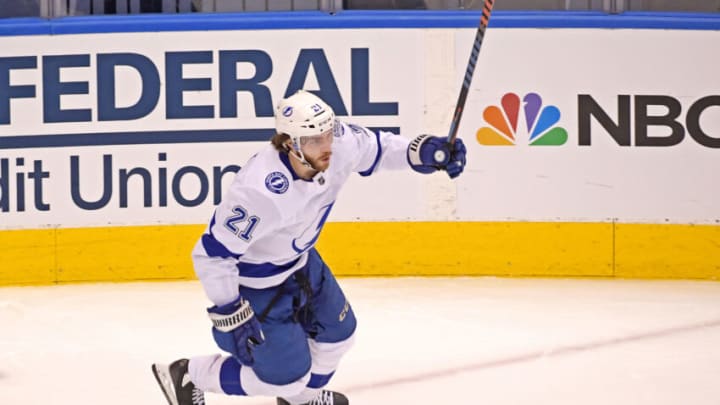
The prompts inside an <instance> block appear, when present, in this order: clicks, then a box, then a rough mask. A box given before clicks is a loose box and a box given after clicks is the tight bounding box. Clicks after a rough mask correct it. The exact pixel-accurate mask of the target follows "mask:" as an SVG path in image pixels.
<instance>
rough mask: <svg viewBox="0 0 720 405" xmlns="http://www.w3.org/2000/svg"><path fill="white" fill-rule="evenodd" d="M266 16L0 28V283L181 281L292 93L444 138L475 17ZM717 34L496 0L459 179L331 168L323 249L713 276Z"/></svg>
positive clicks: (493, 264) (338, 266) (340, 262)
mask: <svg viewBox="0 0 720 405" xmlns="http://www.w3.org/2000/svg"><path fill="white" fill-rule="evenodd" d="M276 16H277V15H276ZM568 16H571V17H572V18H570V17H568ZM281 17H282V18H268V17H267V14H260V15H256V14H247V15H235V14H228V15H214V16H198V15H195V16H141V17H117V18H107V19H102V22H99V21H100V20H98V19H96V18H90V17H78V18H66V19H59V20H50V21H37V22H32V21H30V20H23V21H16V22H13V21H10V20H6V21H4V22H3V24H0V89H3V91H1V92H0V246H2V248H0V249H1V250H0V255H1V257H2V264H1V265H0V285H6V284H46V283H63V282H78V281H128V280H148V279H158V280H159V279H187V278H192V277H193V271H192V264H191V262H190V257H189V255H190V250H191V248H192V246H193V244H194V243H195V241H196V240H197V238H198V237H199V235H200V234H201V233H202V232H203V230H204V226H205V225H204V224H205V223H207V221H208V219H209V218H210V216H211V215H212V212H213V207H214V205H215V204H217V203H218V201H219V199H220V197H221V195H222V192H223V190H224V189H226V188H227V186H228V184H229V182H230V181H231V179H232V176H233V173H234V172H236V171H237V170H241V166H242V165H243V164H244V162H245V161H246V160H247V159H248V158H249V157H251V156H252V154H254V153H255V152H256V151H257V149H258V148H260V147H262V146H263V145H264V144H265V143H266V140H267V139H268V138H269V136H270V135H271V134H272V124H273V120H272V114H273V106H274V104H275V103H276V102H277V100H279V99H280V98H282V97H283V96H285V95H286V94H287V93H291V92H292V91H294V90H295V89H297V88H300V87H305V88H308V89H311V90H315V91H318V92H319V93H321V96H322V97H324V98H325V99H326V100H327V101H328V102H329V103H330V104H331V105H332V106H333V108H334V109H335V111H336V112H337V113H338V115H339V116H340V117H341V118H342V119H344V120H346V121H349V122H354V123H357V124H361V125H365V126H368V127H372V128H375V129H382V130H386V131H390V132H394V133H398V134H400V135H399V136H405V137H414V136H415V135H417V134H419V133H434V134H439V135H443V134H445V133H446V132H447V128H448V127H449V122H450V117H451V114H452V108H453V106H454V105H455V102H456V99H457V91H458V88H459V85H460V82H461V80H462V77H463V74H464V71H465V64H466V63H467V58H468V55H469V52H470V45H471V44H472V39H473V35H474V32H475V29H474V27H475V24H476V23H477V19H478V18H479V14H478V13H473V12H463V13H458V12H447V13H445V12H428V13H361V12H359V13H353V12H344V13H341V14H339V15H337V16H331V15H327V14H323V13H288V14H282V16H281ZM298 28H305V29H304V30H298ZM658 28H662V29H658ZM668 28H669V29H668ZM719 41H720V17H718V16H715V15H703V14H685V15H682V16H680V15H668V14H657V15H653V14H647V13H637V14H633V13H624V14H623V15H613V16H607V15H604V14H602V13H578V14H563V13H561V14H556V13H545V14H544V13H527V14H523V13H510V12H508V13H502V12H498V13H497V15H496V16H493V20H492V21H491V24H490V28H489V29H488V31H487V35H486V38H485V43H484V44H483V49H482V52H481V56H480V58H479V60H478V66H477V69H476V72H475V77H474V79H473V82H472V87H471V91H470V93H469V96H468V100H467V104H466V106H465V114H464V116H463V120H462V122H461V125H460V128H459V131H458V132H459V136H460V137H461V138H462V139H464V140H465V143H466V145H467V148H468V166H467V168H466V171H465V173H464V174H463V175H462V176H461V177H460V178H459V179H458V180H456V181H454V182H450V181H449V180H448V179H447V178H446V176H445V175H444V174H435V175H431V176H422V175H418V174H416V173H412V172H410V171H407V172H397V173H394V172H393V173H378V174H377V175H373V176H371V177H369V178H361V177H359V176H355V177H353V178H351V179H350V181H349V183H348V185H347V186H346V188H345V189H344V190H343V192H342V193H341V194H340V197H339V199H338V201H337V203H336V204H335V206H334V208H333V211H332V213H331V215H330V217H329V222H328V223H327V224H326V225H325V228H324V230H323V233H322V235H321V238H320V241H319V245H318V246H319V249H320V251H321V254H322V255H323V256H324V257H325V259H326V260H327V261H328V263H329V264H330V265H331V267H332V268H333V270H334V271H335V272H336V273H337V274H339V275H353V276H362V275H373V276H374V275H497V276H562V277H565V276H581V277H642V278H699V279H717V278H718V276H719V275H720V225H718V224H719V223H720V189H719V188H718V186H717V184H718V180H717V173H720V76H718V75H717V55H716V52H712V50H714V49H715V48H716V44H717V43H718V42H719ZM668 55H672V57H668ZM688 61H692V63H688ZM4 90H7V91H4Z"/></svg>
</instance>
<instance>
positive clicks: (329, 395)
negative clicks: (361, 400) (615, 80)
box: [277, 390, 350, 405]
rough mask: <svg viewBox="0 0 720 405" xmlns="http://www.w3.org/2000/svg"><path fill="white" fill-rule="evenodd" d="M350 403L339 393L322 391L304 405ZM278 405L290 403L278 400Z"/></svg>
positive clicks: (343, 404) (342, 404)
mask: <svg viewBox="0 0 720 405" xmlns="http://www.w3.org/2000/svg"><path fill="white" fill-rule="evenodd" d="M349 403H350V402H349V401H348V399H347V397H346V396H345V395H343V394H341V393H339V392H335V391H328V390H322V392H320V395H318V396H317V398H315V399H313V400H312V401H310V402H306V403H304V404H302V405H348V404H349ZM277 405H290V403H289V402H288V401H286V400H284V399H282V398H278V399H277Z"/></svg>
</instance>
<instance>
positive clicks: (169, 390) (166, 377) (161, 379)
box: [152, 364, 178, 405]
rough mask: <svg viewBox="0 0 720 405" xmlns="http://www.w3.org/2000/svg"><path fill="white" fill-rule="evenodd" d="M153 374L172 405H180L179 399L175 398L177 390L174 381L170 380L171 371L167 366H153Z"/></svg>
mask: <svg viewBox="0 0 720 405" xmlns="http://www.w3.org/2000/svg"><path fill="white" fill-rule="evenodd" d="M152 372H153V375H154V376H155V380H156V381H157V383H158V385H160V389H161V390H162V392H163V394H165V399H167V401H168V403H169V404H170V405H178V402H177V398H175V388H174V387H173V383H172V380H171V379H170V369H169V367H168V366H167V365H165V364H153V365H152Z"/></svg>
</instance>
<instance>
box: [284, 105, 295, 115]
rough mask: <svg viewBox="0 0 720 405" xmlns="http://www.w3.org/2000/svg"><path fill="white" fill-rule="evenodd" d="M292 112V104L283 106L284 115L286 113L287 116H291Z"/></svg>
mask: <svg viewBox="0 0 720 405" xmlns="http://www.w3.org/2000/svg"><path fill="white" fill-rule="evenodd" d="M292 113H293V108H292V107H290V106H287V107H285V108H283V110H282V115H284V116H286V117H289V116H291V115H292Z"/></svg>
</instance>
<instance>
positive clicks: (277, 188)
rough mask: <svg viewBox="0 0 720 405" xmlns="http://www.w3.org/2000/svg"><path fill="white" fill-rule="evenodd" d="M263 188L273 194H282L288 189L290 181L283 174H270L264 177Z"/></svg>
mask: <svg viewBox="0 0 720 405" xmlns="http://www.w3.org/2000/svg"><path fill="white" fill-rule="evenodd" d="M265 187H267V189H268V190H270V191H272V192H273V193H275V194H282V193H284V192H286V191H287V190H288V188H289V187H290V181H288V178H287V177H286V176H285V175H284V174H282V173H280V172H272V173H270V174H268V175H267V177H265Z"/></svg>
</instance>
